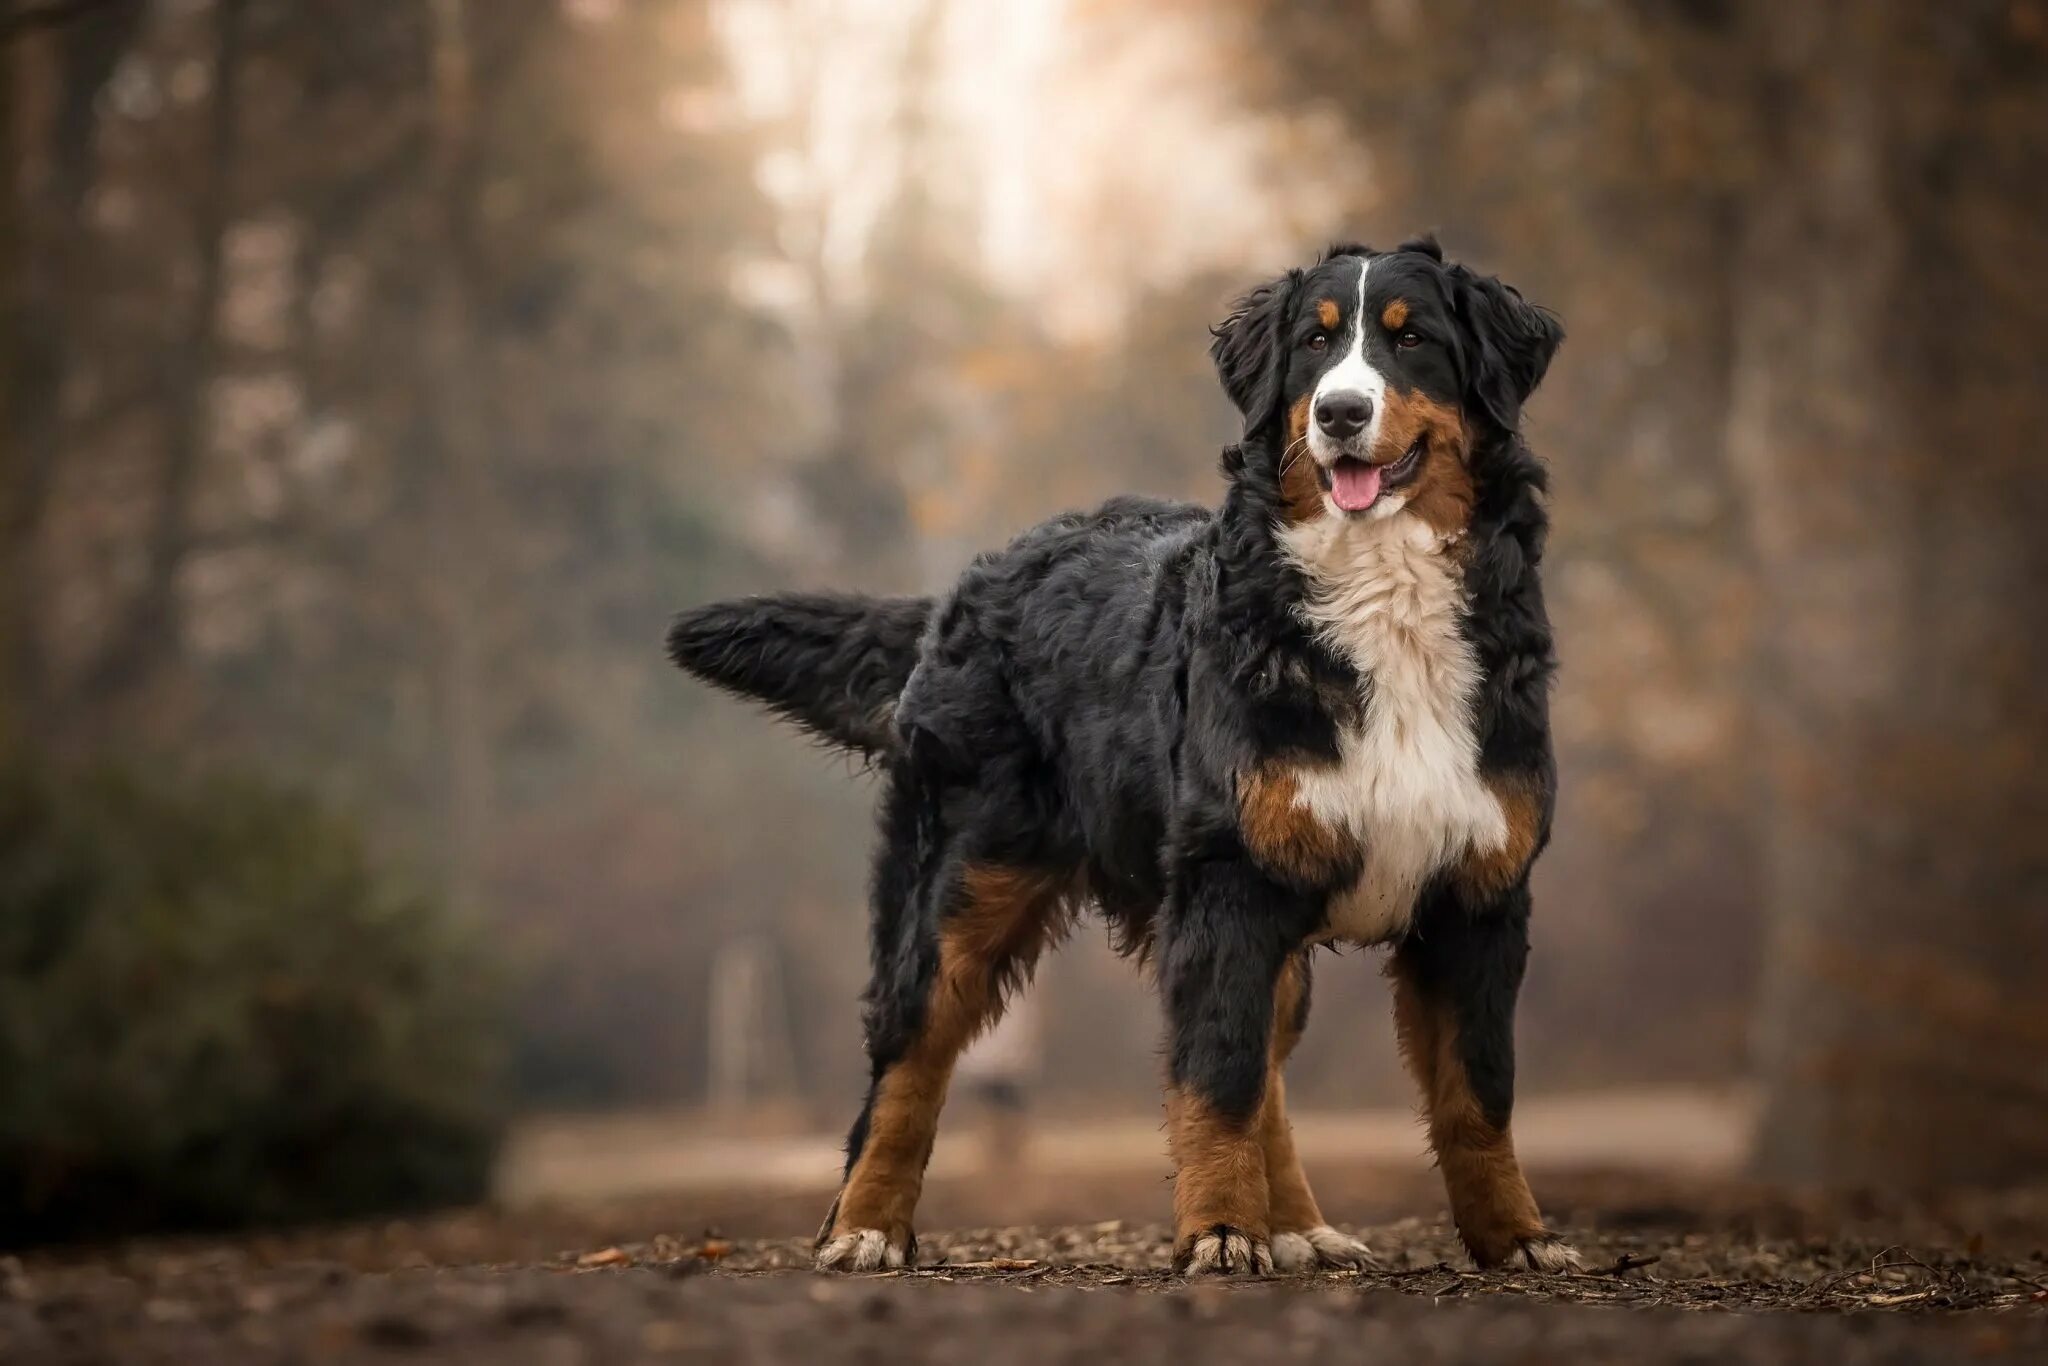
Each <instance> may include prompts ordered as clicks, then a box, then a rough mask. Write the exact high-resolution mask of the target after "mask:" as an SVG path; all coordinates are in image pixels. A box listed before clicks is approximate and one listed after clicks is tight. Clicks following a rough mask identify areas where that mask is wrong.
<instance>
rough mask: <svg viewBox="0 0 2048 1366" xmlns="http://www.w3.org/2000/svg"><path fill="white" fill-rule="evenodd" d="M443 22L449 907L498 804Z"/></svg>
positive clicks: (457, 154) (451, 68) (462, 892)
mask: <svg viewBox="0 0 2048 1366" xmlns="http://www.w3.org/2000/svg"><path fill="white" fill-rule="evenodd" d="M429 3H430V6H431V10H432V18H433V24H434V65H433V72H434V76H433V79H434V145H435V152H436V164H437V169H438V176H437V180H436V185H435V192H436V194H437V195H438V196H439V199H440V204H439V210H440V222H441V242H440V247H441V253H442V267H441V270H440V271H439V272H438V274H439V285H438V288H437V290H436V293H435V296H434V302H433V314H432V320H431V324H430V326H431V328H432V336H431V339H430V341H429V346H430V348H431V353H430V360H429V365H428V376H427V378H428V383H429V386H430V387H429V389H428V390H427V393H426V402H427V405H428V414H427V417H428V420H427V424H426V426H427V430H428V432H429V433H430V450H431V457H432V459H433V460H434V462H435V468H434V473H433V474H432V476H431V484H430V493H429V501H430V505H431V509H432V517H433V529H434V533H435V536H436V538H437V545H438V548H439V553H440V555H441V557H442V558H441V562H440V564H439V565H438V566H437V567H436V568H435V571H434V574H433V588H432V590H431V591H432V592H433V594H434V596H433V599H432V610H433V612H434V615H435V617H436V625H437V628H438V630H437V639H438V650H439V653H438V656H437V658H436V660H435V666H434V693H435V710H436V713H437V716H438V721H439V729H440V732H441V737H442V742H443V745H444V749H443V753H442V771H441V805H442V836H443V838H444V840H445V841H446V852H445V863H444V867H445V870H446V876H447V886H448V896H449V900H450V901H451V902H452V903H453V904H454V905H455V906H457V907H458V908H461V909H464V910H468V909H471V908H473V907H474V906H475V904H476V901H477V897H478V891H479V883H480V881H481V863H482V858H483V844H484V838H485V832H486V831H487V830H488V828H489V824H490V804H491V796H492V776H491V755H490V728H489V718H488V714H487V712H486V710H485V708H486V698H485V696H484V689H483V646H484V641H483V631H484V623H483V621H482V620H481V614H482V611H483V607H484V598H485V590H486V588H487V584H486V583H485V582H484V561H485V557H486V555H487V554H488V553H489V541H488V535H487V530H486V527H485V526H484V522H485V521H486V519H487V513H488V507H487V503H488V495H489V487H488V478H487V473H486V471H485V468H484V464H483V461H484V458H485V452H484V448H483V447H484V443H483V439H482V432H481V431H480V430H479V428H478V422H479V421H480V409H479V393H478V390H479V389H480V386H479V385H477V383H476V374H475V368H476V364H477V358H476V356H475V354H474V353H475V350H476V347H477V344H478V338H477V336H476V330H475V326H474V313H475V298H474V295H475V282H476V278H477V275H478V273H479V263H478V259H477V242H476V224H475V218H474V212H475V199H476V193H475V192H476V183H475V181H476V177H475V145H474V123H475V98H476V97H475V90H474V86H473V81H474V73H473V68H472V63H471V59H470V43H469V35H468V31H467V22H468V16H467V14H466V12H465V6H464V3H463V0H429Z"/></svg>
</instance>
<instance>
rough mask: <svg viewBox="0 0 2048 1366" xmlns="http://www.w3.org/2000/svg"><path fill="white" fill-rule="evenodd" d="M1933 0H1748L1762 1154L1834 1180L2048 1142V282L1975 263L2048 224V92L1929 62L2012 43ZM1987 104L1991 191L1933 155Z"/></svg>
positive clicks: (1941, 1178) (1940, 1177)
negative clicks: (2046, 642) (2045, 600)
mask: <svg viewBox="0 0 2048 1366" xmlns="http://www.w3.org/2000/svg"><path fill="white" fill-rule="evenodd" d="M1908 8H1909V7H1892V6H1865V5H1862V4H1860V3H1855V0H1832V2H1831V3H1815V4H1812V5H1808V6H1804V7H1801V6H1792V7H1787V6H1783V5H1772V6H1762V5H1759V6H1758V7H1757V12H1756V13H1754V14H1753V15H1752V16H1751V18H1752V23H1753V28H1752V31H1751V34H1752V38H1753V40H1754V49H1755V51H1756V53H1757V56H1758V61H1759V70H1760V72H1761V75H1760V76H1759V78H1758V79H1759V86H1758V89H1757V94H1758V97H1759V99H1758V107H1757V114H1758V118H1757V124H1758V126H1759V128H1760V129H1761V130H1763V132H1762V135H1763V136H1764V137H1765V138H1767V139H1768V140H1769V141H1770V143H1771V145H1770V147H1769V150H1768V153H1767V158H1768V159H1767V161H1766V163H1765V170H1764V173H1763V176H1762V183H1761V184H1760V185H1759V186H1758V187H1757V192H1756V193H1754V194H1752V195H1751V196H1750V197H1749V199H1748V203H1747V214H1746V223H1745V228H1744V240H1743V245H1742V249H1741V250H1740V252H1739V253H1738V257H1737V260H1736V262H1735V270H1734V272H1733V275H1732V278H1731V288H1732V289H1733V290H1734V297H1735V303H1736V317H1737V320H1738V321H1737V327H1736V338H1737V346H1736V360H1735V369H1734V392H1733V399H1732V412H1731V417H1730V424H1729V443H1730V456H1731V460H1732V463H1733V464H1734V466H1735V468H1736V470H1737V472H1738V476H1739V477H1740V479H1741V481H1742V483H1743V486H1744V489H1745V492H1746V495H1747V498H1748V501H1749V507H1750V525H1751V528H1752V533H1753V536H1754V539H1755V551H1756V554H1757V557H1758V562H1759V563H1758V568H1759V574H1760V582H1761V584H1762V587H1763V591H1764V594H1765V603H1764V606H1763V611H1762V618H1763V621H1764V623H1765V626H1764V633H1765V635H1766V636H1767V641H1766V643H1765V645H1764V647H1763V659H1762V664H1763V670H1762V675H1761V679H1760V682H1761V688H1760V693H1761V701H1760V710H1761V717H1760V728H1761V736H1762V744H1761V749H1762V753H1761V754H1760V756H1759V759H1760V763H1761V766H1762V770H1763V781H1764V788H1765V791H1764V794H1763V795H1764V810H1765V821H1764V829H1765V831H1766V835H1765V848H1764V860H1765V868H1764V883H1765V888H1766V897H1767V903H1768V904H1767V907H1766V910H1767V915H1768V917H1769V922H1770V925H1771V932H1770V936H1769V942H1768V944H1767V948H1766V956H1765V969H1764V973H1765V980H1764V984H1763V1003H1762V1004H1763V1008H1762V1011H1761V1014H1760V1018H1759V1026H1758V1028H1759V1034H1758V1044H1759V1051H1760V1055H1761V1064H1762V1075H1763V1080H1764V1084H1765V1095H1766V1103H1765V1111H1764V1116H1763V1124H1762V1130H1761V1133H1760V1136H1759V1146H1758V1163H1759V1166H1760V1168H1761V1170H1762V1173H1763V1174H1765V1175H1767V1176H1769V1177H1772V1178H1776V1179H1780V1180H1790V1181H1798V1182H1820V1183H1825V1184H1832V1185H1863V1184H1876V1183H1884V1184H1886V1185H1891V1186H1899V1185H1903V1186H1908V1187H1914V1186H1922V1187H1925V1186H1934V1185H1949V1184H1972V1183H1987V1182H1996V1181H2001V1180H2004V1179H2008V1178H2012V1177H2016V1176H2021V1175H2025V1174H2028V1173H2033V1174H2038V1172H2039V1171H2040V1170H2041V1169H2042V1165H2043V1164H2044V1162H2048V994H2044V993H2043V991H2042V989H2041V984H2042V982H2043V981H2044V980H2048V905H2044V904H2043V901H2044V887H2048V878H2044V873H2048V862H2044V857H2043V854H2042V852H2041V848H2042V846H2041V843H2040V841H2039V838H2038V832H2037V831H2036V830H2035V829H2033V828H2032V827H2033V823H2034V822H2037V821H2038V817H2039V815H2040V813H2041V812H2042V810H2044V809H2048V808H2044V797H2048V787H2044V782H2043V778H2042V775H2041V771H2040V756H2041V754H2042V753H2043V752H2044V751H2043V742H2044V741H2048V725H2044V718H2043V714H2042V700H2041V699H2042V693H2043V691H2044V690H2043V687H2042V684H2041V681H2040V680H2041V678H2042V676H2043V675H2042V670H2043V669H2044V668H2048V650H2044V648H2043V646H2042V644H2041V643H2040V642H2041V639H2042V637H2041V633H2040V631H2039V629H2038V626H2037V625H2036V624H2034V623H2035V622H2037V621H2038V614H2039V611H2040V608H2039V604H2038V601H2037V595H2038V591H2039V585H2040V583H2041V581H2042V580H2041V577H2040V575H2041V571H2042V569H2043V568H2044V565H2043V563H2042V554H2041V551H2040V549H2039V548H2038V547H2039V541H2040V537H2039V535H2038V532H2037V530H2036V528H2038V526H2039V525H2040V522H2039V518H2040V516H2041V515H2042V512H2043V511H2044V509H2043V506H2042V504H2043V499H2042V497H2041V494H2040V487H2041V480H2040V478H2039V476H2038V473H2037V471H2036V470H2035V469H2033V468H2029V466H2031V465H2034V464H2035V463H2036V456H2035V453H2034V452H2033V451H2031V450H2030V449H2020V448H2021V447H2022V446H2023V445H2025V444H2026V443H2028V442H2030V441H2031V440H2032V439H2033V438H2032V437H2031V436H2030V435H2029V433H2032V432H2038V431H2040V430H2041V429H2042V426H2043V420H2044V419H2048V399H2044V398H2043V395H2042V389H2041V385H2040V379H2041V376H2040V374H2039V368H2038V364H2037V365H2036V366H2035V367H2033V369H2032V370H2031V371H2029V370H2028V368H2027V367H2026V366H2024V365H2022V366H2019V367H2014V366H2013V365H2011V364H2008V363H2004V361H2005V359H2006V358H2009V357H2011V356H2013V355H2015V354H2017V355H2029V356H2038V355H2039V354H2040V353H2039V345H2038V340H2037V339H2038V335H2039V334H2038V331H2037V330H2036V331H2033V332H2029V331H2028V330H2027V329H2028V328H2029V327H2032V328H2036V329H2037V328H2038V325H2039V324H2038V320H2030V319H2029V318H2028V317H2027V316H2026V314H2027V312H2028V311H2029V306H2028V305H2023V304H2020V303H2018V302H2015V301H2014V300H2012V299H2006V298H2001V297H1999V296H1997V295H1996V293H1995V292H1987V291H1986V290H1985V289H1984V288H1983V285H1982V284H1981V283H1978V284H1976V285H1974V286H1973V285H1972V284H1971V283H1970V282H1971V281H1972V280H1973V279H1974V280H1976V281H1979V282H1981V281H1982V280H1984V279H1986V278H1992V277H1995V275H1996V273H1997V271H1998V270H1999V269H2001V267H1999V266H1998V264H1997V262H1998V260H1999V258H2001V257H2003V256H2004V255H2005V254H2006V253H2009V252H2011V251H2012V249H2013V248H2014V247H2016V246H2020V245H2022V244H2026V245H2029V246H2031V248H2032V250H2033V251H2038V250H2039V249H2040V247H2041V243H2040V238H2041V236H2042V229H2041V228H2040V227H2039V220H2040V214H2039V213H2038V205H2029V204H2027V203H2024V202H2021V196H2020V195H2018V194H2016V193H2014V187H2016V186H2019V185H2027V184H2030V185H2031V186H2038V185H2040V184H2041V181H2040V179H2039V169H2038V168H2039V166H2040V163H2041V159H2042V151H2043V146H2042V144H2043V140H2044V139H2048V131H2043V130H2044V129H2048V111H2041V110H2040V109H2039V105H2040V100H2039V98H2038V96H2036V97H2034V98H2033V99H2032V100H2031V101H2026V100H2022V101H2021V105H2022V108H2021V109H2020V110H2018V111H2016V110H2015V109H2014V108H2010V107H2000V108H1997V109H1994V108H1992V107H1991V102H1993V101H1996V100H2000V99H2002V98H2003V95H2002V94H2001V93H2000V91H2001V86H2000V81H1999V78H1998V77H1997V76H1996V75H1994V74H1993V73H1992V72H1991V71H1989V70H1986V71H1963V70H1957V69H1955V67H1952V66H1949V65H1948V62H1947V61H1945V62H1944V63H1942V64H1930V63H1926V62H1924V61H1922V60H1919V58H1920V56H1921V55H1922V54H1924V53H1925V52H1927V51H1929V50H1930V48H1931V46H1932V43H1933V35H1932V34H1930V33H1927V32H1923V31H1921V30H1923V29H1925V28H1927V27H1929V26H1931V25H1944V24H1945V25H1949V26H1950V27H1951V29H1954V28H1957V27H1968V28H1971V29H1972V32H1970V33H1969V34H1967V35H1965V36H1967V37H1969V38H1970V39H1972V40H1973V41H1974V47H1965V48H1963V49H1959V48H1958V45H1957V42H1956V41H1955V40H1956V39H1957V37H1958V35H1957V33H1955V32H1953V31H1950V32H1945V33H1944V34H1943V35H1942V36H1943V38H1944V39H1946V40H1948V41H1946V42H1944V43H1943V44H1942V46H1943V47H1944V48H1945V49H1946V50H1945V52H1944V57H1945V58H1949V59H1951V60H1953V61H1954V62H1955V63H1956V65H1957V66H1967V65H1968V62H1969V55H1968V54H1969V52H1971V51H1977V52H1981V53H1982V54H1983V55H1984V56H1985V57H1986V60H1987V63H1989V62H1990V59H1991V58H1992V56H1993V54H1995V52H1996V50H1997V49H1998V47H1999V46H2000V42H1999V35H1998V34H1997V33H1996V32H1992V31H1988V30H1991V29H1995V27H1996V25H1997V23H1998V22H1999V20H1997V19H1995V18H1993V19H1974V18H1970V17H1967V16H1964V17H1960V18H1959V17H1958V15H1959V14H1960V11H1958V12H1957V13H1956V14H1947V15H1942V14H1930V15H1915V14H1911V13H1906V12H1905V11H1906V10H1907V9H1908ZM1976 30H1987V31H1984V32H1978V31H1976ZM1959 50H1961V51H1963V53H1964V55H1962V56H1954V55H1953V54H1956V53H1957V52H1958V51H1959ZM2021 74H2022V75H2023V76H2026V77H2027V79H2031V80H2034V81H2038V79H2039V77H2038V73H2034V74H2032V75H2027V73H2021ZM2008 76H2010V73H2008ZM2019 84H2020V83H2019V82H2017V81H2016V82H2015V85H2014V87H2013V88H2015V89H2017V88H2019ZM1973 104H1974V106H1975V107H1974V108H1972V106H1973ZM2028 104H2030V105H2031V106H2032V108H2031V109H2030V110H2029V109H2027V108H2025V106H2027V105H2028ZM2016 112H2022V113H2028V114H2030V117H2031V123H2032V127H2031V128H2021V127H2020V125H2021V124H2022V123H2025V122H2026V121H2027V120H2026V119H2024V118H2020V119H2015V117H2014V115H2015V113H2016ZM1979 113H1982V114H1985V115H1987V116H1988V117H1989V118H1990V120H1991V121H1990V124H1989V126H1991V127H1993V128H1995V129H1996V130H1997V131H1996V133H1995V134H1994V135H1993V136H1994V137H1999V138H2003V139H2004V142H2002V143H2000V144H1999V146H2000V148H2001V154H2002V155H2004V156H2005V158H2006V159H2005V160H2004V161H2002V162H1999V161H1997V159H1996V158H1993V157H1990V156H1986V157H1984V158H1983V164H1984V166H1986V167H1988V166H1990V165H1992V164H1999V165H2001V166H2002V167H2003V169H2004V173H2005V174H2006V175H2008V176H2012V178H2011V179H2010V180H2007V181H2006V182H2005V183H2006V190H2005V194H2004V195H2003V196H2002V197H2001V196H2000V195H1999V194H1998V193H1997V192H1996V191H1989V192H1986V193H1982V194H1981V195H1979V196H1978V197H1977V198H1976V199H1974V200H1973V199H1972V198H1971V197H1970V195H1971V191H1970V190H1969V189H1967V188H1965V187H1964V186H1961V185H1958V186H1952V187H1950V188H1949V189H1947V190H1941V189H1939V188H1938V187H1937V183H1936V181H1937V178H1938V177H1939V176H1941V175H1955V174H1957V173H1958V172H1960V174H1961V175H1962V176H1964V177H1968V176H1969V175H1970V174H1971V172H1970V170H1969V169H1968V168H1967V166H1966V163H1965V162H1964V161H1962V160H1959V158H1967V157H1968V156H1970V155H1973V154H1975V151H1974V150H1973V149H1976V148H1979V147H1980V146H1981V144H1982V143H1983V142H1984V140H1985V137H1984V134H1983V133H1982V130H1977V129H1974V128H1973V124H1972V120H1973V118H1974V117H1975V116H1976V115H1977V114H1979ZM2016 163H2017V164H2018V165H2025V166H2031V167H2034V168H2036V169H2035V170H2034V178H2033V179H2032V180H2031V182H2029V180H2028V178H2027V176H2026V175H2025V174H2014V168H2015V164H2016ZM1979 188H1980V189H1987V190H1988V187H1979ZM2029 193H2032V194H2033V195H2035V197H2037V198H2038V191H2037V190H2030V191H2029ZM1972 204H1975V205H1976V206H1977V208H1978V209H1980V210H1981V211H1982V212H1981V213H1979V214H1977V215H1976V216H1974V217H1972V216H1970V215H1968V214H1966V213H1964V212H1962V209H1964V208H1967V207H1968V206H1970V205H1972ZM2028 255H2029V253H2028V252H2021V253H2019V256H2020V258H2021V259H2026V258H2027V257H2028ZM2016 265H2017V261H2011V262H2008V263H2007V266H2006V267H2003V268H2011V267H2012V266H2016ZM1987 268H1988V269H1987ZM2014 293H2015V295H2018V294H2019V293H2020V292H2019V291H2014ZM1987 294H1989V297H1987ZM2032 310H2033V311H2038V306H2037V305H2036V306H2032ZM2015 347H2017V348H2019V349H2018V350H2017V351H2015V350H2014V349H2013V348H2015Z"/></svg>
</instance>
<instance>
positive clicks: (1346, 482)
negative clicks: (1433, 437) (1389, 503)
mask: <svg viewBox="0 0 2048 1366" xmlns="http://www.w3.org/2000/svg"><path fill="white" fill-rule="evenodd" d="M1427 444H1428V438H1427V437H1426V436H1418V437H1416V438H1415V441H1414V444H1412V445H1411V446H1409V447H1408V449H1407V450H1405V451H1403V452H1402V453H1401V458H1400V459H1399V460H1395V461H1392V462H1390V463H1388V464H1385V465H1375V464H1373V463H1372V462H1371V461H1369V460H1358V459H1354V458H1353V457H1351V456H1348V455H1346V456H1340V457H1338V459H1337V463H1336V464H1334V465H1332V466H1331V467H1330V468H1329V469H1328V470H1326V471H1324V473H1323V480H1324V484H1325V486H1326V487H1327V488H1328V489H1329V491H1330V501H1331V502H1333V503H1335V504H1336V505H1337V506H1338V507H1340V508H1342V509H1343V510H1344V511H1346V512H1364V511H1365V510H1366V509H1368V508H1370V507H1371V506H1372V505H1373V504H1374V503H1377V502H1378V501H1379V500H1380V495H1381V494H1383V493H1387V492H1390V491H1392V490H1394V489H1398V488H1400V487H1401V486H1402V485H1403V484H1406V483H1407V482H1408V481H1409V480H1411V479H1413V478H1414V477H1415V472H1416V471H1417V470H1418V469H1420V468H1421V467H1422V452H1423V448H1424V446H1426V445H1427Z"/></svg>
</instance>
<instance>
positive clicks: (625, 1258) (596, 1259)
mask: <svg viewBox="0 0 2048 1366" xmlns="http://www.w3.org/2000/svg"><path fill="white" fill-rule="evenodd" d="M632 1264H633V1256H632V1254H631V1253H629V1252H627V1251H626V1249H624V1248H622V1247H607V1248H601V1249H599V1250H598V1251H596V1252H586V1253H584V1254H583V1255H582V1256H581V1257H578V1258H577V1259H576V1265H578V1266H631V1265H632Z"/></svg>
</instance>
